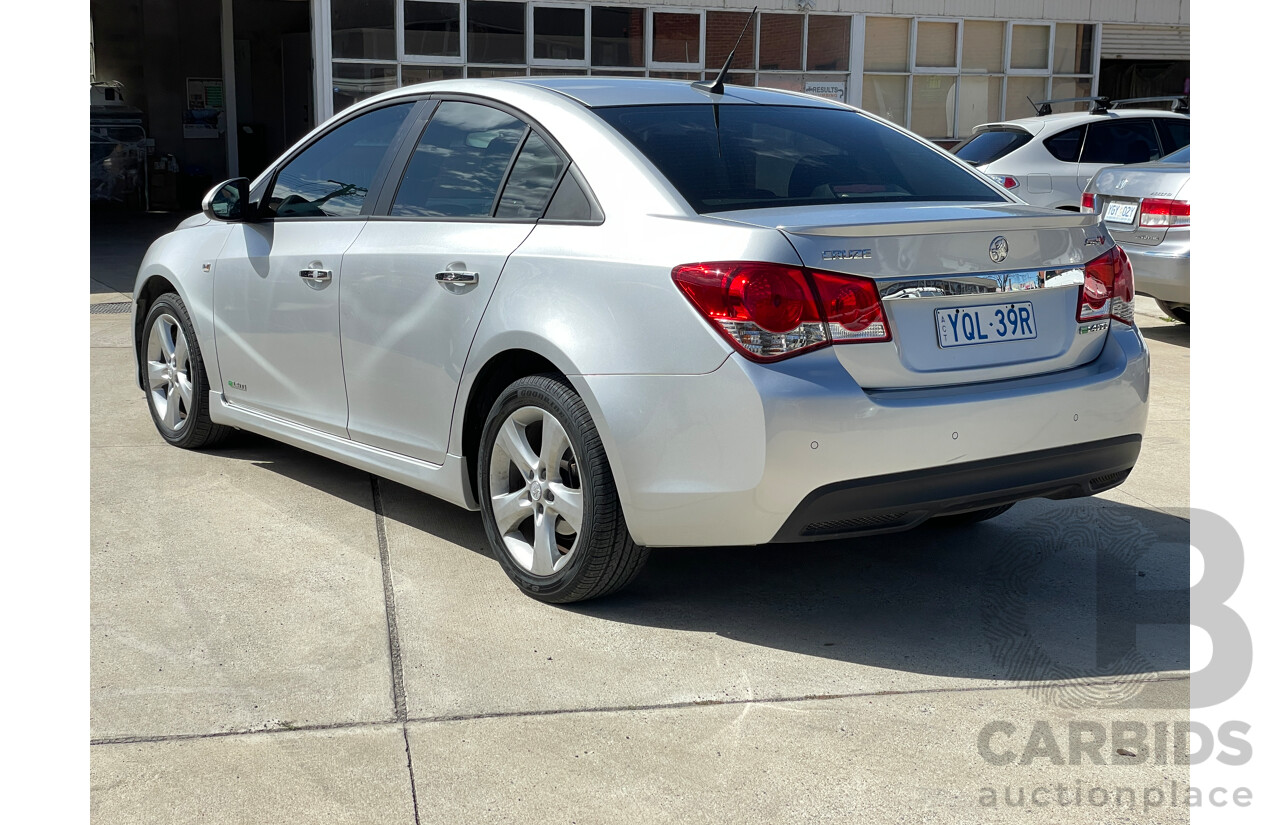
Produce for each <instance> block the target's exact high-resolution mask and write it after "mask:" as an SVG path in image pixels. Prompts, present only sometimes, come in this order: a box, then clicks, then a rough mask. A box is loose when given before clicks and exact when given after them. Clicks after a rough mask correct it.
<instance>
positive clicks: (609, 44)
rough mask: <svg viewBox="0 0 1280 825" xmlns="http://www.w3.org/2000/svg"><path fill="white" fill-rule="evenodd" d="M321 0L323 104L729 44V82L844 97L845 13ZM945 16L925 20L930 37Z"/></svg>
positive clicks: (674, 57)
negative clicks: (326, 74) (326, 23)
mask: <svg viewBox="0 0 1280 825" xmlns="http://www.w3.org/2000/svg"><path fill="white" fill-rule="evenodd" d="M329 6H330V9H331V17H330V24H331V31H332V42H333V56H332V57H333V59H332V64H331V69H332V80H333V86H334V89H335V91H334V98H333V101H334V111H338V110H341V109H343V108H345V107H346V106H349V105H351V104H352V103H354V102H356V101H358V100H362V99H364V98H366V97H369V96H370V95H373V94H376V93H378V92H380V91H382V90H384V89H387V88H393V87H394V86H395V85H397V84H400V85H408V84H412V83H422V82H427V81H430V80H442V79H450V78H456V77H509V76H524V75H537V76H554V75H577V74H593V75H605V76H614V77H646V76H647V77H661V78H672V79H679V80H690V81H694V80H700V79H710V78H713V77H715V76H716V74H718V73H719V71H720V68H721V67H722V66H723V65H724V61H725V60H726V59H727V58H728V56H729V52H730V51H731V50H733V49H734V47H735V45H736V47H737V50H736V52H735V53H734V63H733V66H732V69H731V71H730V73H729V74H728V76H727V82H729V83H732V84H738V85H743V86H756V85H759V86H770V87H775V88H781V89H792V90H796V91H804V92H808V93H810V94H817V95H821V96H824V97H828V98H832V99H835V100H840V101H844V100H846V99H847V96H848V88H849V65H850V50H851V48H852V47H853V46H854V44H853V43H851V33H852V22H853V19H854V18H853V16H852V15H847V14H843V15H842V14H826V13H818V12H813V13H794V12H786V13H782V12H774V13H766V14H762V15H757V16H752V15H751V14H750V13H749V12H746V11H719V10H705V11H704V10H693V9H679V8H671V7H664V6H653V7H649V8H645V7H634V6H625V7H623V6H609V5H584V4H581V3H580V2H575V0H533V2H518V1H517V0H329ZM889 25H891V26H893V25H897V26H900V27H901V31H902V32H903V33H904V37H903V44H904V45H903V48H902V49H901V50H899V51H900V52H901V60H902V65H901V66H895V67H894V70H895V71H900V72H901V73H902V77H903V79H901V80H898V81H887V82H886V83H882V84H879V85H880V86H882V87H885V88H886V89H887V87H888V86H894V85H895V84H896V87H903V84H904V83H906V82H907V80H908V79H909V77H910V75H911V72H910V70H909V63H908V61H909V57H910V55H909V52H908V50H907V48H906V44H908V43H909V42H910V41H909V37H908V36H906V35H907V33H908V32H909V31H910V27H911V25H912V21H911V20H910V19H906V18H904V19H901V20H890V23H889ZM744 26H745V30H744ZM955 26H956V23H955V22H954V21H952V22H950V23H943V24H940V25H939V26H938V27H935V28H936V29H937V31H938V33H939V35H940V36H939V41H940V42H942V41H945V39H946V37H945V35H946V34H947V31H948V30H949V28H948V27H950V28H951V29H953V28H954V27H955ZM739 36H741V40H739ZM869 42H870V39H869ZM944 51H945V49H944ZM1064 59H1065V58H1064ZM872 62H873V63H874V61H872ZM869 65H870V64H869ZM869 70H870V69H869ZM953 70H954V69H953ZM903 88H905V87H903ZM898 98H899V100H898V102H897V103H896V104H895V105H897V106H898V107H899V108H901V107H903V106H905V101H906V95H905V94H898ZM895 119H898V116H896V115H895Z"/></svg>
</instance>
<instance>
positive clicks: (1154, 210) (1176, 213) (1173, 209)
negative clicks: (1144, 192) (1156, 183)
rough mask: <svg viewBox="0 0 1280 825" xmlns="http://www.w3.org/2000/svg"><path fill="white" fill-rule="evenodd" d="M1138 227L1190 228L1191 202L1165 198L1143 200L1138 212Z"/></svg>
mask: <svg viewBox="0 0 1280 825" xmlns="http://www.w3.org/2000/svg"><path fill="white" fill-rule="evenodd" d="M1138 225H1139V226H1146V227H1151V228H1156V227H1161V226H1190V225H1191V202H1190V201H1175V200H1169V199H1167V198H1143V200H1142V207H1141V208H1140V209H1139V211H1138Z"/></svg>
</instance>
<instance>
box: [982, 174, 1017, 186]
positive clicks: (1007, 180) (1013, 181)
mask: <svg viewBox="0 0 1280 825" xmlns="http://www.w3.org/2000/svg"><path fill="white" fill-rule="evenodd" d="M989 177H990V178H991V179H992V180H993V181H995V182H996V183H998V184H1000V185H1001V186H1003V187H1004V188H1005V189H1017V188H1018V179H1017V178H1015V177H1013V176H1012V175H990V176H989Z"/></svg>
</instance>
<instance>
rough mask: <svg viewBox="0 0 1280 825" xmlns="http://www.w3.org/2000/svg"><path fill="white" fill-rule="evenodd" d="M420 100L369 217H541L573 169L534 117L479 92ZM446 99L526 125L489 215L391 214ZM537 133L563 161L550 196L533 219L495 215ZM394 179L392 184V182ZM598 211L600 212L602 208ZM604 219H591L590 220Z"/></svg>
mask: <svg viewBox="0 0 1280 825" xmlns="http://www.w3.org/2000/svg"><path fill="white" fill-rule="evenodd" d="M415 99H416V100H418V101H419V102H420V103H424V104H426V108H424V109H421V110H419V111H418V114H417V118H416V120H415V123H414V125H413V126H411V127H410V129H409V132H408V135H407V136H405V137H404V138H403V139H402V140H401V143H400V146H399V148H398V149H397V151H396V153H395V156H394V157H393V159H392V160H391V163H390V166H389V168H388V169H387V171H386V174H385V175H384V183H383V185H382V186H381V187H380V188H379V192H378V198H377V200H376V202H375V203H374V205H373V207H372V208H371V211H370V214H369V215H367V217H368V219H369V220H378V221H428V222H432V223H524V224H535V223H539V222H540V221H542V220H543V217H542V215H545V214H546V212H547V208H548V207H549V206H550V205H551V201H552V199H554V198H555V193H556V191H557V190H558V189H559V188H560V184H561V183H562V182H563V181H564V178H565V176H566V175H568V174H569V170H570V169H572V168H574V162H573V158H572V157H570V156H569V153H568V152H566V151H565V150H564V147H563V146H561V145H560V142H559V141H557V140H556V139H555V138H554V137H552V136H551V133H550V132H548V131H547V129H546V127H544V126H543V125H542V124H540V123H539V122H538V121H537V120H535V119H534V118H532V117H530V116H529V115H528V114H526V113H524V112H523V111H521V110H520V109H517V108H515V107H514V106H509V105H507V104H506V103H503V102H502V101H500V100H494V99H492V98H487V97H482V96H480V95H471V94H465V93H453V92H435V93H431V94H426V95H421V96H418V97H416V98H415ZM447 102H458V103H473V104H476V105H479V106H487V107H489V108H490V109H496V110H498V111H500V112H502V113H504V114H507V115H510V116H511V117H514V118H516V119H517V120H519V121H520V122H521V123H523V124H524V125H525V133H524V136H523V137H521V138H520V145H519V146H518V147H517V148H516V150H515V151H514V152H513V153H512V155H511V157H510V158H509V159H508V160H507V168H506V170H505V171H504V172H503V173H502V178H501V179H500V181H499V183H498V191H497V194H496V195H495V196H494V200H493V203H492V204H490V206H489V214H488V215H487V216H484V217H481V216H475V215H467V216H452V215H392V214H391V207H392V205H393V202H394V201H395V197H396V195H397V194H398V193H399V191H400V186H401V185H402V184H403V183H404V176H405V175H406V174H408V172H409V163H410V162H411V161H412V159H413V153H414V152H415V151H416V150H417V148H418V144H419V143H421V141H422V136H423V134H424V133H425V132H426V130H427V126H428V125H429V124H430V123H431V118H432V117H434V116H435V114H436V111H437V110H438V109H439V107H440V104H442V103H447ZM531 134H537V135H538V137H539V138H541V139H542V140H543V141H544V142H545V143H546V144H547V146H549V147H551V150H552V151H553V152H555V153H556V155H557V156H558V157H559V158H560V160H561V161H562V162H563V163H564V168H563V169H561V170H560V175H559V177H557V178H556V181H555V184H554V185H553V186H552V187H551V195H550V196H549V197H548V198H547V202H546V204H544V205H543V207H542V213H541V214H540V215H539V216H538V217H536V218H498V217H495V213H496V210H497V208H498V205H499V204H500V203H501V202H502V195H503V193H504V192H505V191H506V189H507V182H508V181H509V180H510V177H511V170H512V169H513V168H514V167H515V162H516V160H517V159H518V158H519V157H520V152H521V151H522V150H523V149H524V145H525V143H526V142H527V141H528V139H529V135H531ZM578 179H579V184H580V185H581V186H582V189H583V191H584V192H585V193H586V195H587V197H588V199H589V200H590V201H591V203H592V204H593V205H594V206H595V208H596V209H597V211H599V201H598V200H596V197H595V193H593V192H592V191H591V187H590V186H588V185H587V182H586V179H585V178H583V177H582V175H581V173H579V175H578ZM393 182H394V185H392V183H393ZM601 214H603V212H602V211H601ZM600 222H603V218H601V220H600V221H593V222H589V223H600ZM552 223H556V224H576V223H582V221H552Z"/></svg>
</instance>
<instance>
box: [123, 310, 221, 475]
mask: <svg viewBox="0 0 1280 825" xmlns="http://www.w3.org/2000/svg"><path fill="white" fill-rule="evenodd" d="M143 329H145V330H146V336H147V337H146V338H145V339H143V341H142V359H143V372H144V377H143V384H144V386H145V387H146V390H147V408H148V409H149V410H150V411H151V420H152V421H153V422H155V425H156V429H157V430H159V431H160V435H161V437H163V438H164V440H165V441H167V442H169V443H170V444H172V445H174V446H175V447H182V448H184V449H188V450H198V449H200V448H202V447H212V446H214V445H216V444H217V443H218V442H220V441H222V440H223V439H224V438H226V437H227V435H228V434H230V433H231V432H232V431H233V428H231V427H226V426H223V425H221V424H214V423H213V421H211V420H210V419H209V379H208V377H207V376H206V375H205V371H204V360H203V358H202V357H201V355H200V344H199V342H198V341H196V335H195V329H194V328H193V327H192V325H191V316H190V315H189V314H188V313H187V307H186V305H185V304H183V303H182V299H181V298H179V297H178V296H177V295H176V294H174V293H172V292H169V293H166V294H164V295H161V296H160V297H159V298H157V299H156V301H155V303H154V304H152V305H151V309H150V311H148V312H147V320H146V322H145V324H144V325H143Z"/></svg>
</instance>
